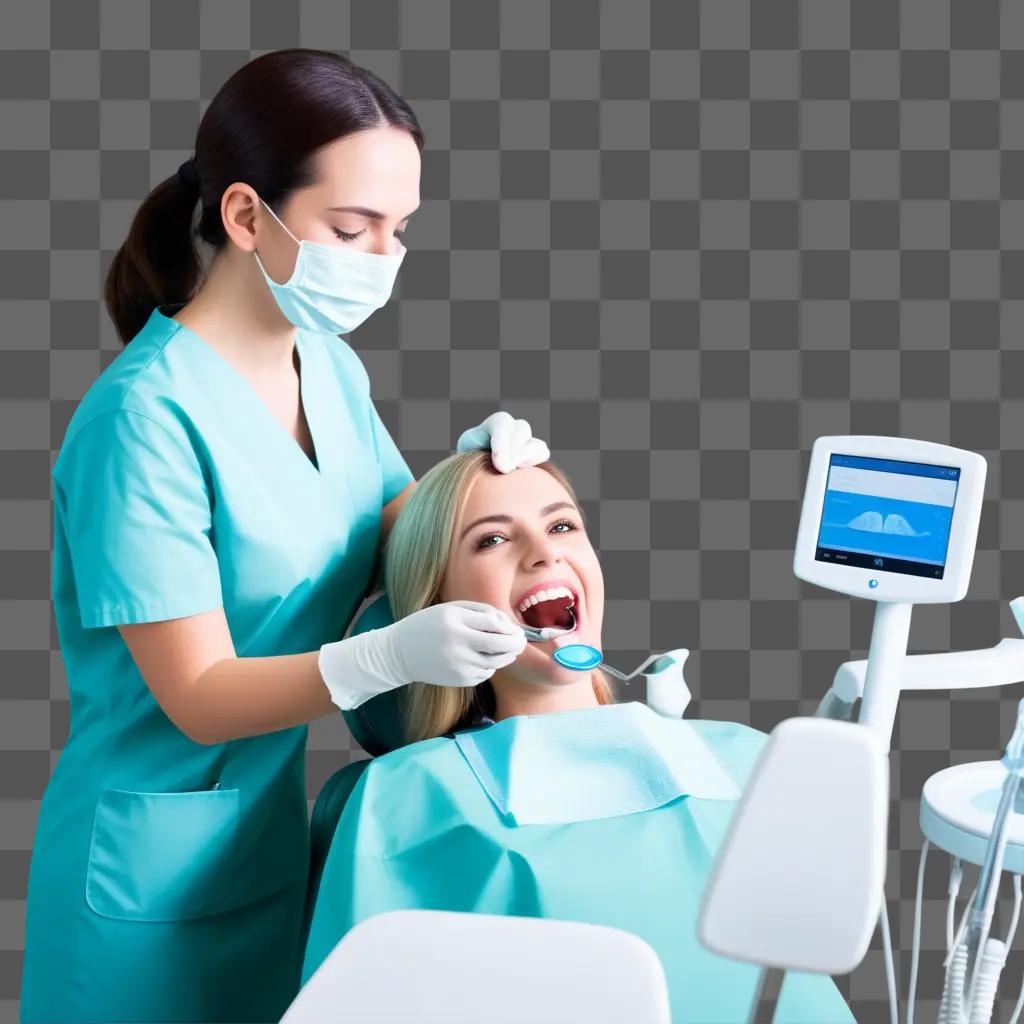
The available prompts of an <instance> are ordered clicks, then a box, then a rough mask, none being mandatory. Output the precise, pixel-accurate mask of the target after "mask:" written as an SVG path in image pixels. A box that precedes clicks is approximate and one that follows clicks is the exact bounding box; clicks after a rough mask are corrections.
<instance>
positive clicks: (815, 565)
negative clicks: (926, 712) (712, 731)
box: [793, 435, 987, 750]
mask: <svg viewBox="0 0 1024 1024" xmlns="http://www.w3.org/2000/svg"><path fill="white" fill-rule="evenodd" d="M986 468H987V466H986V462H985V459H984V458H983V457H982V456H981V455H978V454H977V453H976V452H969V451H964V450H963V449H960V448H951V447H950V446H948V445H943V444H936V443H934V442H932V441H920V440H914V439H910V438H902V437H874V436H867V435H854V436H848V437H842V436H836V437H819V438H818V439H817V440H816V441H815V442H814V447H813V448H812V450H811V461H810V466H809V468H808V472H807V484H806V487H805V489H804V500H803V507H802V509H801V512H800V525H799V528H798V531H797V539H796V547H795V550H794V554H793V572H794V574H795V575H796V576H797V577H798V578H799V579H802V580H805V581H806V582H808V583H816V584H818V586H820V587H824V588H826V589H828V590H835V591H838V592H839V593H841V594H848V595H850V596H851V597H861V598H866V599H868V600H871V601H875V602H876V607H875V620H874V626H873V628H872V631H871V647H870V650H869V653H868V658H867V662H866V664H865V667H864V684H863V690H862V694H861V696H862V701H861V710H860V717H859V718H858V721H859V722H860V723H861V724H863V725H866V726H867V727H868V728H869V729H870V730H871V731H872V732H873V733H874V734H875V736H876V737H877V739H878V741H879V742H880V743H881V744H882V749H883V750H888V749H889V746H890V743H891V740H892V729H893V723H894V720H895V717H896V705H897V703H898V701H899V692H900V687H901V680H902V676H903V670H904V662H905V659H906V652H907V638H908V636H909V633H910V615H911V612H912V611H913V607H914V605H915V604H947V603H951V602H953V601H959V600H960V599H961V598H962V597H963V596H964V595H965V594H966V593H967V587H968V584H969V583H970V578H971V568H972V566H973V564H974V546H975V543H976V541H977V536H978V523H979V520H980V518H981V504H982V499H983V497H984V491H985V474H986ZM937 657H942V658H945V657H948V655H945V654H943V655H938V656H937ZM833 696H835V695H833ZM825 710H826V711H831V710H832V708H831V707H829V706H826V708H825ZM828 717H840V716H839V715H836V714H834V713H833V714H829V715H828Z"/></svg>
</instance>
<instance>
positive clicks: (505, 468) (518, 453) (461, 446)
mask: <svg viewBox="0 0 1024 1024" xmlns="http://www.w3.org/2000/svg"><path fill="white" fill-rule="evenodd" d="M477 448H490V449H491V463H492V464H493V466H494V468H495V469H496V470H497V471H498V472H499V473H511V472H512V470H513V469H519V468H520V467H522V466H536V465H537V464H538V463H541V462H547V460H548V459H550V458H551V452H550V451H549V450H548V446H547V445H546V444H545V443H544V442H543V441H541V440H540V438H537V437H534V436H533V435H532V433H531V431H530V424H529V423H527V422H526V420H517V419H513V418H512V417H511V416H510V415H509V414H508V413H507V412H500V411H499V412H493V413H491V415H490V416H488V417H487V419H485V420H484V421H483V423H481V424H480V425H479V426H478V427H470V429H469V430H466V431H464V432H463V434H462V435H461V437H459V440H458V442H457V443H456V445H455V450H456V451H457V452H471V451H474V450H475V449H477Z"/></svg>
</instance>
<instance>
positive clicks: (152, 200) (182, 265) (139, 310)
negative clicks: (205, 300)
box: [104, 173, 202, 344]
mask: <svg viewBox="0 0 1024 1024" xmlns="http://www.w3.org/2000/svg"><path fill="white" fill-rule="evenodd" d="M183 178H185V180H183ZM199 195H200V186H199V182H198V181H197V180H196V179H195V178H193V179H192V180H191V181H190V180H188V179H187V177H186V176H185V175H182V174H179V173H175V174H172V175H171V177H169V178H167V179H166V180H165V181H162V182H161V183H160V184H159V185H157V187H156V188H155V189H154V190H153V191H152V192H150V194H149V195H148V196H147V197H146V199H145V200H143V203H142V205H141V206H140V207H139V209H138V211H137V212H136V214H135V218H134V220H133V221H132V225H131V229H130V230H129V232H128V237H127V239H126V240H125V242H124V244H123V245H122V246H121V248H120V249H118V250H117V253H116V254H115V255H114V259H113V261H112V262H111V264H110V269H109V271H108V272H107V280H106V286H105V291H104V299H105V301H106V304H107V309H108V311H109V312H110V316H111V318H112V319H113V321H114V324H115V326H116V327H117V332H118V334H119V336H120V337H121V340H122V342H124V343H125V344H127V343H128V342H129V341H130V340H131V339H132V338H134V337H135V335H136V334H138V332H139V331H140V330H141V329H142V328H143V326H145V323H146V321H147V320H148V319H149V316H150V314H151V313H152V312H153V307H154V306H158V305H163V304H165V303H169V302H184V301H187V300H188V299H189V298H191V297H192V294H193V292H194V291H195V288H196V285H197V284H198V282H199V276H200V271H201V269H202V268H201V265H200V262H199V256H198V254H197V253H196V247H195V240H194V237H193V235H194V232H193V226H192V215H193V213H194V212H195V208H196V202H197V200H198V199H199Z"/></svg>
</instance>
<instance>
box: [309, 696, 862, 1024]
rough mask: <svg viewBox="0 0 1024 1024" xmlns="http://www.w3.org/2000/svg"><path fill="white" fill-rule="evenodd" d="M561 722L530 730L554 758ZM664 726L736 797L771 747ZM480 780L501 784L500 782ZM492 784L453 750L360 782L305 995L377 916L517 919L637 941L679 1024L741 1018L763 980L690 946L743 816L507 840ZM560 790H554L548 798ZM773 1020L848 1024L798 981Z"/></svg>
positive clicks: (822, 989) (333, 865)
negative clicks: (541, 731) (704, 750)
mask: <svg viewBox="0 0 1024 1024" xmlns="http://www.w3.org/2000/svg"><path fill="white" fill-rule="evenodd" d="M598 713H601V711H600V709H595V710H594V711H579V712H573V714H576V715H581V716H585V715H588V714H598ZM564 714H565V713H562V715H564ZM562 715H541V716H535V719H534V720H535V722H536V723H537V725H538V727H543V726H544V724H548V725H550V727H551V728H550V731H549V734H548V736H547V740H548V741H549V744H552V745H558V744H561V743H563V739H562V736H561V734H560V732H559V722H558V719H559V718H560V717H562ZM666 724H667V725H673V726H678V727H679V729H680V732H682V730H683V729H684V728H686V729H695V730H697V731H698V734H699V736H700V738H701V739H702V740H703V741H704V742H705V743H706V744H707V746H708V747H709V748H710V750H711V751H712V752H713V754H714V756H715V757H716V758H717V760H718V762H719V763H720V764H721V766H722V767H723V768H724V769H725V770H726V772H727V773H728V775H729V776H731V778H732V779H733V780H734V782H735V784H736V785H737V787H738V788H739V789H740V790H742V789H743V787H744V785H745V784H746V782H747V781H748V779H749V777H750V774H751V772H752V770H753V769H754V766H755V765H756V763H757V760H758V758H759V757H760V755H761V753H762V751H763V748H764V744H765V742H766V741H767V739H768V737H767V736H766V735H765V734H764V733H762V732H759V731H758V730H756V729H751V728H750V727H749V726H745V725H741V724H739V723H735V722H716V721H706V720H705V721H702V720H699V719H686V720H680V721H678V722H673V723H666ZM478 728H484V729H487V728H495V726H493V725H491V726H487V725H485V726H482V727H478ZM473 731H475V730H473ZM681 738H682V737H681ZM633 753H634V755H635V766H636V770H637V771H638V772H640V773H642V772H643V759H644V757H645V756H647V755H646V754H645V752H644V750H643V749H642V748H639V747H636V748H633ZM531 767H532V766H530V765H527V764H523V763H520V764H519V765H518V768H520V769H522V770H524V771H526V770H529V769H530V768H531ZM485 768H487V769H489V771H490V772H491V773H492V775H493V777H496V776H497V774H498V772H497V768H496V766H494V765H489V766H488V765H485ZM489 771H488V770H485V771H483V772H481V768H480V767H479V766H474V764H472V763H471V762H470V759H469V758H467V757H466V756H465V755H464V751H462V749H461V747H460V743H459V742H458V740H457V739H454V738H451V737H440V738H438V739H431V740H424V741H422V742H419V743H413V744H410V745H409V746H405V747H402V748H400V749H399V750H395V751H392V752H391V753H389V754H385V755H383V756H381V757H378V758H375V759H374V760H373V761H371V762H370V763H369V764H368V765H367V766H366V768H365V770H364V771H363V773H362V775H361V776H360V778H359V781H358V782H357V783H356V785H355V787H354V788H353V790H352V793H351V795H350V796H349V798H348V800H347V802H346V803H345V806H344V809H343V810H342V813H341V817H340V818H339V820H338V825H337V828H336V831H335V834H334V840H333V842H332V843H331V846H330V849H329V851H328V854H327V858H326V860H325V862H324V867H323V874H322V876H321V879H320V888H319V892H318V893H317V896H316V901H315V903H314V905H313V909H312V915H311V923H310V930H309V937H308V940H307V945H306V952H305V959H304V963H303V967H302V981H303V983H305V982H306V981H307V980H308V979H309V978H310V977H311V976H312V974H313V973H314V972H315V971H316V969H317V968H318V967H319V966H320V965H321V964H322V963H323V961H324V960H325V959H326V957H327V956H328V954H329V953H330V952H331V950H332V949H333V948H334V947H335V945H337V943H338V942H339V941H340V940H341V939H342V937H343V936H344V935H345V934H346V933H347V932H348V931H349V930H350V929H351V928H353V927H354V926H355V925H357V924H358V923H359V922H360V921H364V920H366V918H368V917H372V916H373V915H374V914H381V913H384V912H386V911H389V910H455V911H463V912H473V913H483V914H513V915H516V916H522V917H549V918H556V919H559V920H565V921H583V922H587V923H590V924H599V925H607V926H609V927H612V928H620V929H622V930H624V931H627V932H632V933H633V934H635V935H639V936H640V938H642V939H644V940H645V941H646V942H647V943H649V944H650V945H651V946H652V947H653V949H654V951H655V952H656V953H657V954H658V957H659V958H660V960H661V964H662V966H663V967H664V969H665V976H666V979H667V981H668V990H669V1000H670V1003H671V1015H672V1021H673V1024H737V1022H739V1021H746V1020H748V1019H749V1018H750V1010H751V1006H752V1004H753V1001H754V998H755V992H756V985H757V981H758V977H759V968H758V967H756V966H755V965H753V964H749V963H740V962H739V961H735V960H730V959H727V958H725V957H721V956H718V955H716V954H714V953H712V952H710V951H709V950H708V949H707V948H706V947H705V946H704V945H703V944H702V943H701V942H700V941H699V939H698V937H697V923H698V915H699V912H700V906H701V903H702V901H703V897H704V891H705V886H706V884H707V881H708V878H709V876H710V872H711V868H712V866H713V864H714V861H715V857H716V854H717V852H718V849H719V847H720V845H721V843H722V841H723V840H724V838H725V834H726V831H727V828H728V825H729V822H730V820H731V818H732V815H733V814H734V813H735V809H736V807H737V806H738V800H722V799H700V798H697V797H695V796H688V795H687V796H680V797H678V798H675V799H672V800H671V801H669V802H667V803H664V804H662V805H660V806H657V807H654V808H652V809H647V810H642V811H638V812H635V813H629V814H614V815H611V816H609V817H602V818H596V819H591V820H573V819H572V817H571V816H570V817H569V818H568V819H566V820H561V821H559V822H557V823H551V824H529V825H517V824H516V823H515V822H514V820H512V819H511V818H510V816H509V815H508V814H507V813H503V812H502V810H501V809H500V808H499V807H498V806H497V804H496V803H495V802H494V800H493V799H492V795H491V792H490V790H491V788H492V787H491V786H490V785H489V782H488V774H489ZM559 784H560V783H559V777H558V776H557V775H554V776H552V777H551V785H552V787H558V786H559ZM472 969H473V965H472V964H467V965H466V970H467V971H471V970H472ZM495 998H501V995H500V993H495ZM483 1016H484V1017H485V1016H486V1015H483ZM482 1019H483V1018H482ZM774 1019H775V1022H776V1024H856V1018H855V1017H854V1016H853V1013H852V1012H851V1011H850V1008H849V1006H848V1005H847V1004H846V1001H845V1000H844V999H843V996H842V994H841V993H840V991H839V989H838V987H837V986H836V983H835V982H834V981H833V980H832V978H830V977H829V976H828V975H818V974H808V973H802V972H794V971H790V972H788V973H787V974H786V978H785V981H784V983H783V987H782V991H781V993H780V996H779V1001H778V1007H777V1010H776V1014H775V1018H774Z"/></svg>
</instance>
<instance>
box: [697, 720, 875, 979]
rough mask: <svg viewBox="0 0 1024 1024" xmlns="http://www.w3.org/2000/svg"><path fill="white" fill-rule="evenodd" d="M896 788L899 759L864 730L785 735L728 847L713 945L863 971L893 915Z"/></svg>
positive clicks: (816, 725)
mask: <svg viewBox="0 0 1024 1024" xmlns="http://www.w3.org/2000/svg"><path fill="white" fill-rule="evenodd" d="M888 780H889V762H888V759H887V757H886V755H885V753H884V752H883V751H882V748H881V745H880V744H879V743H878V741H877V740H876V739H875V737H874V736H873V735H872V733H871V732H869V731H868V729H866V728H865V727H864V726H862V725H857V724H855V723H852V722H836V721H832V720H829V719H824V718H790V719H787V720H786V721H784V722H781V723H780V724H779V725H777V726H776V727H775V729H774V730H772V733H771V736H769V738H768V743H767V744H766V746H765V749H764V752H763V753H762V755H761V758H760V760H759V761H758V763H757V765H756V766H755V768H754V771H753V773H752V776H751V781H750V783H749V784H748V785H747V788H746V789H745V790H744V792H743V796H742V798H741V800H740V805H739V807H738V808H737V809H736V812H735V814H734V816H733V818H732V821H731V822H730V826H729V832H728V834H727V835H726V838H725V840H724V842H723V843H722V844H721V846H720V847H719V853H718V858H717V860H716V861H715V866H714V868H713V870H712V874H711V878H710V880H709V881H708V884H707V887H706V889H705V894H704V903H703V905H702V908H701V913H700V919H699V928H698V934H699V937H700V940H701V942H703V943H704V945H705V946H707V947H708V948H709V949H710V950H711V951H712V952H714V953H718V954H719V955H720V956H727V957H731V958H733V959H735V960H746V961H750V962H753V963H758V964H762V965H764V966H766V967H774V968H782V969H785V970H797V971H814V972H817V973H821V974H846V973H848V972H849V971H852V970H853V969H854V967H856V966H857V964H859V963H860V962H861V960H862V959H863V958H864V954H865V953H866V952H867V948H868V943H869V942H870V940H871V935H872V933H873V931H874V928H875V923H876V922H877V920H878V914H879V910H880V908H881V901H882V891H883V886H884V884H885V861H886V846H887V843H886V828H887V823H888V813H889V781H888Z"/></svg>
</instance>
